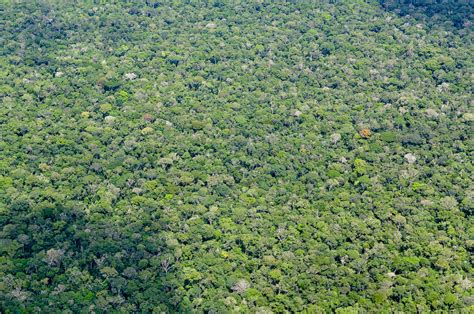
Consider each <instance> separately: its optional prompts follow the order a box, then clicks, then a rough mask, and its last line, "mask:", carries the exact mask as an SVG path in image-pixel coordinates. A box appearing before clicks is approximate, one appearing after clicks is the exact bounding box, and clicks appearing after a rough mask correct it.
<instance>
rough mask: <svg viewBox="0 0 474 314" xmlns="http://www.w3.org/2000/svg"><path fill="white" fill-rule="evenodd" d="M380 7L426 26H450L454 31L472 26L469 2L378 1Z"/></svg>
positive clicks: (473, 4)
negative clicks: (416, 20) (412, 18)
mask: <svg viewBox="0 0 474 314" xmlns="http://www.w3.org/2000/svg"><path fill="white" fill-rule="evenodd" d="M379 2H380V4H381V6H382V7H383V8H384V9H385V10H387V11H391V12H395V13H397V14H399V15H401V16H406V15H410V16H413V17H414V18H416V19H419V20H422V21H423V22H425V23H426V24H429V25H434V24H446V23H448V25H449V24H451V26H452V27H454V28H456V29H462V28H470V27H472V25H473V22H472V20H473V15H474V2H473V1H471V0H380V1H379Z"/></svg>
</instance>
